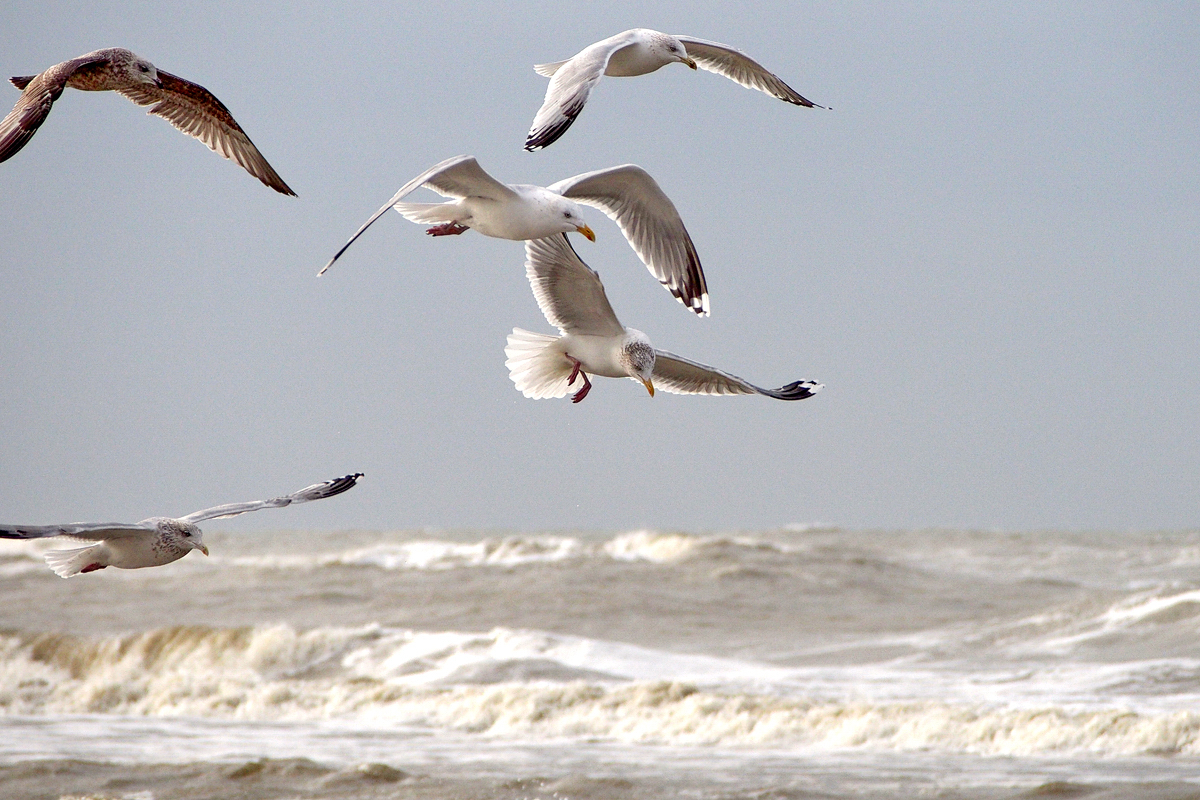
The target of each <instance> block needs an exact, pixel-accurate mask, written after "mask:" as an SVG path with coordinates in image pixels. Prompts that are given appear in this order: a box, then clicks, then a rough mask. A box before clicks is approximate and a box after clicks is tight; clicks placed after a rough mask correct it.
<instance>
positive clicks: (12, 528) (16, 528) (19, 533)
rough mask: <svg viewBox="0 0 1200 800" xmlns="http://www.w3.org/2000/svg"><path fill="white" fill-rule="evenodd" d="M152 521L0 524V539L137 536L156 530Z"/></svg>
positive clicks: (90, 538)
mask: <svg viewBox="0 0 1200 800" xmlns="http://www.w3.org/2000/svg"><path fill="white" fill-rule="evenodd" d="M157 529H158V528H157V525H155V523H153V522H149V521H147V522H133V523H127V522H72V523H69V524H67V525H0V539H42V538H45V537H47V536H70V537H72V538H75V539H86V540H89V541H100V540H101V539H120V538H123V537H126V536H138V535H141V534H144V533H146V532H147V531H155V530H157Z"/></svg>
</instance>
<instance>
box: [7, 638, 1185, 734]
mask: <svg viewBox="0 0 1200 800" xmlns="http://www.w3.org/2000/svg"><path fill="white" fill-rule="evenodd" d="M514 665H521V666H522V668H523V669H525V672H521V670H517V671H516V672H514V671H513V666H514ZM538 665H542V666H544V665H552V666H553V667H554V670H553V671H551V672H550V673H547V672H546V671H545V670H543V671H541V672H538V671H536V670H535V671H534V672H533V673H530V672H529V671H528V669H529V668H530V667H536V666H538ZM872 669H873V670H874V677H873V676H872V673H871V672H870V671H865V668H859V672H858V673H857V674H856V675H855V676H854V677H853V678H852V679H851V680H849V681H848V680H847V678H846V675H845V670H841V669H832V668H831V669H828V670H824V671H820V670H787V669H783V668H778V667H770V666H765V665H757V664H752V663H745V662H739V661H736V660H728V659H718V658H712V657H707V656H687V655H676V654H670V653H663V652H659V651H651V650H647V649H645V648H637V647H632V646H628V645H619V644H613V643H605V642H596V641H592V640H587V639H583V638H579V637H559V636H555V635H552V634H547V633H539V632H533V631H513V630H508V629H497V630H495V631H491V632H488V633H479V634H472V633H460V632H450V631H447V632H433V633H418V632H412V631H401V630H389V629H385V628H381V627H379V626H365V627H360V628H320V629H315V630H311V631H307V632H299V631H296V630H294V629H292V628H290V627H288V626H283V625H276V626H266V627H258V628H245V629H226V630H221V629H208V628H170V629H161V630H155V631H149V632H145V633H140V634H130V635H125V636H116V637H107V638H97V639H88V638H79V637H72V636H65V635H59V634H42V635H39V636H25V637H22V636H14V635H9V636H4V637H0V709H2V710H3V712H4V713H7V714H20V715H55V716H57V715H70V714H95V713H103V714H121V715H138V716H170V717H199V718H209V719H228V720H242V721H263V722H268V721H304V720H321V719H330V718H361V719H363V720H369V721H373V722H375V723H382V722H389V723H394V724H397V725H406V726H416V727H418V728H425V729H433V730H444V731H458V732H462V733H471V734H479V735H489V736H520V737H527V738H532V739H547V738H549V739H554V738H561V737H587V738H599V739H602V740H611V741H616V742H627V743H637V742H647V743H659V744H671V745H692V746H694V745H724V746H748V747H802V748H818V749H830V748H835V749H836V748H848V747H849V748H855V747H863V748H872V749H891V750H927V749H933V750H938V751H943V752H970V753H985V754H1003V755H1037V754H1059V753H1079V752H1085V753H1094V754H1104V755H1135V754H1148V753H1180V754H1188V755H1200V713H1197V712H1194V711H1178V710H1159V711H1155V710H1147V709H1143V710H1137V711H1135V710H1131V709H1129V708H1126V707H1113V706H1112V705H1111V704H1110V705H1109V706H1107V707H1105V706H1097V707H1090V708H1082V707H1072V706H1070V705H1065V704H1062V703H1057V704H1056V703H1052V702H1046V703H1044V704H1041V705H1037V704H1033V705H1029V704H1026V705H1024V706H1021V705H1020V704H1014V703H1011V702H987V701H986V700H983V699H981V698H980V695H979V694H977V695H976V696H975V697H972V696H971V695H970V687H967V690H966V691H964V692H962V693H960V694H959V696H958V699H957V700H955V699H944V698H938V697H936V696H932V695H934V694H936V693H933V692H931V693H929V694H930V695H931V696H926V697H922V698H915V699H903V698H891V699H889V698H887V697H886V691H884V690H880V691H879V695H880V696H878V697H869V696H862V695H860V696H858V697H854V696H852V695H851V694H850V693H848V692H847V691H846V689H847V687H849V686H851V685H858V686H862V685H869V684H870V682H871V681H872V680H877V681H878V683H879V685H880V686H882V687H885V688H886V686H887V685H888V679H887V676H886V674H885V673H887V672H888V670H887V669H884V668H881V667H875V668H872ZM489 671H490V672H489ZM519 674H525V675H529V674H533V675H534V679H533V680H522V679H513V676H514V675H519ZM546 674H551V675H552V678H551V679H546V678H545V677H544V676H545V675H546ZM667 676H669V677H667ZM932 677H934V676H932V675H931V674H927V675H926V676H925V678H926V679H928V678H932ZM839 679H840V680H842V682H843V683H842V693H841V696H839V695H838V694H837V693H836V692H833V691H832V689H834V688H835V682H836V681H837V680H839ZM920 680H921V677H920V676H917V675H915V674H904V673H903V672H896V673H895V674H894V675H893V676H892V681H891V683H892V686H891V688H892V689H893V690H895V689H898V688H901V687H902V686H905V685H906V686H908V687H909V688H912V687H913V686H914V685H915V684H914V682H919V681H920ZM1068 680H1069V676H1068ZM822 681H824V682H825V690H826V691H825V692H822V691H809V690H810V689H812V688H813V686H819V685H820V684H821V683H822ZM809 683H811V685H808V684H809ZM990 683H991V684H993V685H999V683H998V682H997V681H991V682H990ZM975 688H976V689H978V685H977V686H976V687H975ZM952 694H953V693H952Z"/></svg>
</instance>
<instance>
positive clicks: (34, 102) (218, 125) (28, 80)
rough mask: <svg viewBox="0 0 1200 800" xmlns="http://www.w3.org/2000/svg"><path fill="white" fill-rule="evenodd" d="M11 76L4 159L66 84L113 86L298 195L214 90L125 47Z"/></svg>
mask: <svg viewBox="0 0 1200 800" xmlns="http://www.w3.org/2000/svg"><path fill="white" fill-rule="evenodd" d="M9 80H10V81H12V84H13V86H16V87H17V88H18V89H21V90H23V91H22V92H21V96H20V98H18V99H17V104H16V105H15V106H13V110H12V111H10V112H8V116H6V117H5V118H4V121H3V122H0V161H7V160H8V159H10V158H12V157H13V156H14V155H16V153H17V151H18V150H20V149H21V148H22V147H24V146H25V143H26V142H28V141H29V140H30V139H32V138H33V135H34V134H35V133H37V129H38V128H39V127H41V125H42V123H43V122H45V121H46V117H47V116H48V115H49V114H50V107H51V106H52V105H54V101H55V100H57V99H58V97H59V95H61V94H62V93H63V89H65V88H66V87H68V86H69V87H71V88H72V89H82V90H83V91H85V92H102V91H105V90H112V91H115V92H119V93H121V94H123V95H125V96H126V97H128V98H129V99H130V100H132V101H133V102H135V103H137V104H138V105H139V106H152V108H151V109H150V111H149V112H148V113H150V114H154V115H156V116H159V117H162V118H163V119H165V120H167V122H170V123H171V124H172V125H174V126H175V127H176V128H178V129H179V130H181V131H183V132H184V133H186V134H188V135H189V136H194V137H195V138H197V139H199V140H200V141H202V142H204V144H206V145H208V147H209V148H210V149H211V150H213V151H215V152H217V153H220V154H221V155H223V156H225V158H228V159H232V160H233V161H236V162H237V163H238V164H239V165H240V166H242V167H243V168H244V169H245V170H246V171H247V172H249V173H250V174H251V175H253V176H254V177H256V178H258V179H259V180H260V181H262V182H263V183H265V184H266V185H267V186H270V187H271V188H272V189H274V190H275V191H277V192H279V193H281V194H287V195H291V196H293V197H295V196H296V193H295V192H293V191H292V190H291V189H290V188H288V185H287V184H286V183H284V182H283V178H280V177H279V174H278V173H276V172H275V170H274V169H272V168H271V165H270V164H268V163H267V160H266V159H265V158H263V156H262V153H260V152H258V148H257V147H255V146H254V143H253V142H251V141H250V137H249V136H247V135H246V132H245V131H243V130H242V128H241V126H240V125H238V124H237V122H236V121H235V120H234V118H233V115H232V114H230V113H229V109H227V108H225V105H224V104H223V103H222V102H221V101H220V100H218V99H217V98H216V97H214V96H213V94H212V92H210V91H208V89H205V88H204V87H203V86H200V85H199V84H196V83H192V82H191V81H188V80H184V79H183V78H180V77H178V76H175V75H172V74H171V73H169V72H164V71H163V70H160V69H156V68H155V66H154V65H153V64H151V63H150V62H149V61H147V60H146V59H144V58H140V57H139V56H137V55H135V54H134V53H131V52H129V51H128V50H125V49H124V48H121V47H109V48H107V49H104V50H95V51H93V52H91V53H85V54H84V55H81V56H80V57H79V58H72V59H71V60H70V61H64V62H62V63H61V64H55V65H54V66H53V67H50V68H49V69H48V70H46V71H45V72H42V73H39V74H37V75H26V76H24V77H15V78H10V79H9Z"/></svg>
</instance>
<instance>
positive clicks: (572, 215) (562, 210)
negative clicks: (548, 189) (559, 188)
mask: <svg viewBox="0 0 1200 800" xmlns="http://www.w3.org/2000/svg"><path fill="white" fill-rule="evenodd" d="M582 212H583V209H582V208H581V207H580V205H579V204H578V203H575V202H572V201H571V200H568V199H567V198H565V197H558V198H555V202H554V213H555V214H556V215H557V217H558V222H559V225H561V231H562V232H563V233H570V232H571V231H574V232H576V233H582V234H583V235H584V236H586V237H587V238H588V240H589V241H592V242H594V241H596V234H594V233H592V229H591V228H589V227H588V225H587V223H586V222H584V221H583V213H582Z"/></svg>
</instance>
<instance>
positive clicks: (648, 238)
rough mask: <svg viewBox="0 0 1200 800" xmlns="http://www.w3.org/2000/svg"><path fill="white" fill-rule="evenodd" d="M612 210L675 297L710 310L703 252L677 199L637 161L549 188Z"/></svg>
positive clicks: (699, 309)
mask: <svg viewBox="0 0 1200 800" xmlns="http://www.w3.org/2000/svg"><path fill="white" fill-rule="evenodd" d="M547 188H548V189H550V190H551V191H553V192H558V193H559V194H561V195H562V196H563V197H568V198H570V199H572V200H575V201H576V202H579V203H585V204H587V205H590V206H595V207H596V208H598V209H600V210H601V211H603V212H604V213H605V214H607V215H608V216H609V217H610V218H611V219H612V220H613V221H614V222H616V223H617V225H618V226H620V228H621V232H622V233H624V234H625V238H626V239H628V240H629V244H630V245H632V246H633V249H634V252H636V253H637V254H638V258H640V259H641V260H642V263H643V264H645V265H646V268H647V269H648V270H650V274H651V275H653V276H654V277H656V278H658V282H659V283H661V284H662V285H663V286H665V287H666V288H667V289H668V290H669V291H670V292H671V294H673V295H675V298H676V299H677V300H679V302H681V303H683V304H684V305H685V306H687V307H688V308H690V309H691V310H692V311H695V312H696V313H697V314H699V315H700V316H707V315H708V284H707V283H705V280H704V270H703V269H701V267H700V256H699V255H697V254H696V246H695V245H693V244H692V237H691V236H689V235H688V232H687V228H685V227H684V225H683V219H682V218H681V217H680V216H679V211H678V210H676V208H675V204H674V203H672V202H671V198H669V197H667V195H666V193H665V192H663V190H662V189H661V188H659V185H658V183H657V182H656V181H655V180H654V178H652V177H650V173H648V172H646V170H644V169H642V168H641V167H639V166H636V165H634V164H623V165H621V166H619V167H610V168H608V169H600V170H596V171H595V172H586V173H584V174H583V175H576V176H575V177H573V178H566V179H565V180H561V181H559V182H558V183H555V184H553V185H551V186H549V187H547Z"/></svg>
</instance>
